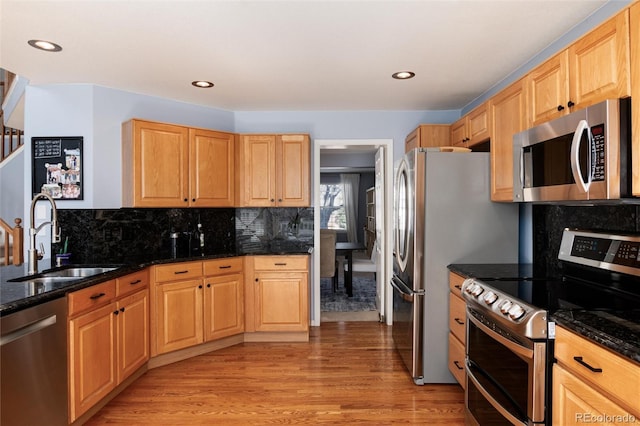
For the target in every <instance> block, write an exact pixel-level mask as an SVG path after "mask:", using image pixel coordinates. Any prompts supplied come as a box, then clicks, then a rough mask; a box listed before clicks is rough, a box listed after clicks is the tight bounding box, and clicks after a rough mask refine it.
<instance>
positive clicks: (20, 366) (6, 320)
mask: <svg viewBox="0 0 640 426" xmlns="http://www.w3.org/2000/svg"><path fill="white" fill-rule="evenodd" d="M66 323H67V303H66V298H64V297H62V298H60V299H56V300H52V301H51V302H46V303H43V304H41V305H37V306H34V307H31V308H28V309H25V310H22V311H19V312H16V313H14V314H10V315H7V316H4V317H1V318H0V330H1V333H0V336H1V337H0V373H1V375H0V377H1V380H0V383H1V389H0V392H1V393H0V401H1V404H0V410H1V411H0V424H2V426H9V425H66V424H68V421H67V419H68V415H67V412H68V411H67V410H68V408H67V407H68V397H67V393H68V390H67V380H68V379H67V377H68V374H67V326H66Z"/></svg>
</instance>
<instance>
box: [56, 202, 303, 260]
mask: <svg viewBox="0 0 640 426" xmlns="http://www.w3.org/2000/svg"><path fill="white" fill-rule="evenodd" d="M58 220H59V223H60V227H61V229H62V233H61V235H62V242H61V243H57V244H52V247H51V253H58V252H59V251H60V250H61V249H62V247H63V245H64V241H65V239H66V238H67V237H68V239H69V243H68V251H69V252H70V253H72V258H71V261H72V262H73V263H80V264H82V263H143V262H148V261H151V260H156V259H167V258H171V257H173V252H172V239H171V238H170V236H171V234H172V233H173V234H176V233H177V237H178V238H177V244H176V257H178V258H184V257H192V256H198V255H200V254H202V255H216V254H246V253H265V252H288V251H306V250H308V248H309V247H312V246H313V209H312V208H215V209H95V210H93V209H92V210H88V209H59V210H58ZM198 223H200V224H201V225H202V228H201V229H202V232H203V233H204V241H205V244H204V250H203V252H202V253H200V249H199V243H198V242H199V236H198V234H197V224H198Z"/></svg>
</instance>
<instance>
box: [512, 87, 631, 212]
mask: <svg viewBox="0 0 640 426" xmlns="http://www.w3.org/2000/svg"><path fill="white" fill-rule="evenodd" d="M630 114H631V109H630V99H629V98H626V99H610V100H606V101H604V102H601V103H599V104H596V105H592V106H590V107H587V108H585V109H583V110H579V111H576V112H573V113H571V114H568V115H565V116H563V117H560V118H557V119H555V120H552V121H549V122H547V123H544V124H541V125H539V126H536V127H533V128H531V129H529V130H525V131H523V132H520V133H517V134H516V135H514V137H513V171H514V173H513V200H514V201H568V200H571V201H573V200H615V199H619V198H622V197H626V196H627V195H629V194H628V192H629V191H628V190H629V187H630V185H629V179H630V173H631V170H630V169H628V167H627V166H629V167H630V165H631V160H630V159H629V158H628V156H629V155H630V148H629V141H630V140H631V129H630V123H631V119H630Z"/></svg>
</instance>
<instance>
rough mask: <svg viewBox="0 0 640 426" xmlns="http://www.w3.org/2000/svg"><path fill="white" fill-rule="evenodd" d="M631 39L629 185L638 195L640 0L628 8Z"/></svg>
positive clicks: (639, 161) (639, 171)
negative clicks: (630, 175) (630, 172)
mask: <svg viewBox="0 0 640 426" xmlns="http://www.w3.org/2000/svg"><path fill="white" fill-rule="evenodd" d="M630 15H631V16H630V18H629V19H630V21H629V22H630V24H629V28H630V29H631V32H630V34H631V40H630V41H629V45H630V50H631V114H632V116H631V126H632V129H631V138H632V140H631V162H632V164H631V171H632V177H631V185H632V193H633V195H634V196H636V197H640V2H636V3H634V4H633V5H632V6H631V9H630Z"/></svg>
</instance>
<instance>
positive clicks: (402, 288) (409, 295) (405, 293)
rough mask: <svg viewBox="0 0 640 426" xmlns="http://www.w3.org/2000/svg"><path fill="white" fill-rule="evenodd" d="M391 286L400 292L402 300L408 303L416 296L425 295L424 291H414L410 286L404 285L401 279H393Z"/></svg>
mask: <svg viewBox="0 0 640 426" xmlns="http://www.w3.org/2000/svg"><path fill="white" fill-rule="evenodd" d="M391 286H392V287H393V288H395V289H396V290H398V292H399V293H400V294H401V295H402V298H403V299H405V300H408V301H411V300H412V299H413V297H414V296H420V295H423V294H424V290H418V291H415V290H412V289H410V288H409V286H408V285H406V284H405V283H404V281H402V280H401V279H400V278H398V277H396V276H394V277H392V278H391Z"/></svg>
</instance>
